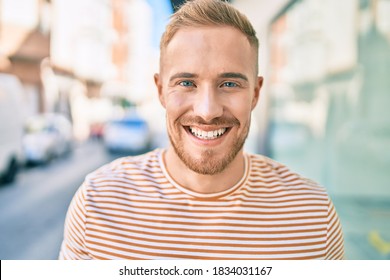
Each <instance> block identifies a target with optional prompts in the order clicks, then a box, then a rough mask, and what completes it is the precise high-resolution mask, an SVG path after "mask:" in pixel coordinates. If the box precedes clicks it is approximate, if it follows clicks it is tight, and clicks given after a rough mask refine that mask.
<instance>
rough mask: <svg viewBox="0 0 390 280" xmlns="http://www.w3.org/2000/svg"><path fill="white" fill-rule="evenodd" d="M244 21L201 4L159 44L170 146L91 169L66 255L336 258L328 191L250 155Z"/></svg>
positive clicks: (251, 50)
mask: <svg viewBox="0 0 390 280" xmlns="http://www.w3.org/2000/svg"><path fill="white" fill-rule="evenodd" d="M257 60H258V40H257V38H256V35H255V31H254V29H253V27H252V26H251V24H250V23H249V21H248V20H247V18H246V17H245V16H244V15H242V14H241V13H240V12H238V11H237V10H236V9H234V8H233V7H231V6H230V5H229V4H227V3H224V2H222V1H218V0H194V1H189V2H187V3H186V4H184V5H183V6H182V7H181V8H180V9H179V11H178V12H176V14H174V15H173V17H172V19H171V21H170V23H169V24H168V26H167V29H166V32H165V33H164V35H163V37H162V40H161V59H160V73H159V74H156V75H155V83H156V85H157V89H158V95H159V99H160V101H161V104H162V106H163V107H164V108H165V109H166V122H167V130H168V135H169V138H170V146H169V147H168V148H167V149H166V150H165V149H158V150H155V151H152V152H150V153H148V154H145V155H140V156H136V157H125V158H121V159H118V160H116V161H114V162H112V163H111V164H108V165H106V166H104V167H102V168H100V169H99V170H97V171H95V172H93V173H92V174H90V175H89V176H87V178H86V180H85V182H84V183H83V185H82V186H81V188H80V189H79V191H78V192H77V194H76V195H75V197H74V199H73V201H72V203H71V206H70V208H69V211H68V215H67V220H66V224H65V237H64V241H63V245H62V249H61V253H60V258H61V259H182V258H189V259H341V258H343V251H344V249H343V237H342V232H341V227H340V223H339V220H338V217H337V214H336V212H335V210H334V207H333V204H332V202H331V201H330V199H329V197H328V196H327V194H326V192H325V190H324V189H323V188H321V187H319V186H318V185H317V184H315V183H314V182H311V181H309V180H307V179H304V178H301V177H300V176H299V175H297V174H294V173H292V172H291V171H289V169H287V168H286V167H285V166H283V165H281V164H279V163H277V162H274V161H272V160H271V159H269V158H266V157H264V156H260V155H252V154H246V153H244V152H243V145H244V142H245V139H246V137H247V135H248V131H249V126H250V120H251V111H252V110H253V108H254V107H255V106H256V104H257V102H258V99H259V92H260V88H261V85H262V78H261V77H258V74H257V73H258V69H257V68H258V66H257Z"/></svg>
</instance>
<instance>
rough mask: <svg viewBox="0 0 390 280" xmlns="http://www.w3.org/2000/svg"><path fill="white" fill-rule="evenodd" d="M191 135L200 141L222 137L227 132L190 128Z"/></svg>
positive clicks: (224, 130) (222, 129) (224, 129)
mask: <svg viewBox="0 0 390 280" xmlns="http://www.w3.org/2000/svg"><path fill="white" fill-rule="evenodd" d="M190 131H191V133H192V134H193V135H194V136H196V137H198V138H200V139H208V140H209V139H215V138H218V137H220V136H222V135H223V134H224V133H225V132H226V128H220V129H218V130H213V131H203V130H200V129H198V128H195V127H190Z"/></svg>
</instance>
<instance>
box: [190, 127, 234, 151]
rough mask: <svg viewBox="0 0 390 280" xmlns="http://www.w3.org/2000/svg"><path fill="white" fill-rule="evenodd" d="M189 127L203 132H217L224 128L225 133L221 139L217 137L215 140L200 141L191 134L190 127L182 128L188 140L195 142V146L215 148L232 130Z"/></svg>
mask: <svg viewBox="0 0 390 280" xmlns="http://www.w3.org/2000/svg"><path fill="white" fill-rule="evenodd" d="M191 127H196V128H198V129H201V130H203V131H213V130H218V129H220V128H226V131H225V133H224V134H223V135H222V136H221V137H218V138H215V139H200V138H198V137H196V136H194V135H193V134H192V133H191V131H190V126H183V129H184V131H185V132H186V133H187V135H188V136H189V137H190V139H191V140H192V141H193V142H195V144H198V145H202V146H216V145H219V144H221V143H222V142H223V141H224V139H225V138H226V136H227V135H228V134H229V133H230V131H231V129H232V127H212V126H207V127H205V126H199V125H195V126H191Z"/></svg>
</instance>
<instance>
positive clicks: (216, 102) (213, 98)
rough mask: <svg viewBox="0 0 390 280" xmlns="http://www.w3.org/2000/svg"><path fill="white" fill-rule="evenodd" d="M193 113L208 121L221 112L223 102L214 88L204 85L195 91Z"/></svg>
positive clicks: (218, 115) (220, 114)
mask: <svg viewBox="0 0 390 280" xmlns="http://www.w3.org/2000/svg"><path fill="white" fill-rule="evenodd" d="M193 110H194V114H195V115H196V116H199V117H201V118H202V119H203V120H205V121H206V122H209V121H211V120H213V119H215V118H217V117H220V116H222V114H223V104H222V103H221V100H220V97H219V96H218V92H217V90H216V89H213V88H212V87H211V86H210V87H205V88H204V89H202V90H201V91H199V92H198V93H197V96H196V100H195V104H194V106H193Z"/></svg>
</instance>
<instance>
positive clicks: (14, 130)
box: [0, 73, 25, 183]
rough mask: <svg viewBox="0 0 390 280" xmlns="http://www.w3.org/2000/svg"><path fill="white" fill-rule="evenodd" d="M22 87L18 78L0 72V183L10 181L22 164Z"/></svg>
mask: <svg viewBox="0 0 390 280" xmlns="http://www.w3.org/2000/svg"><path fill="white" fill-rule="evenodd" d="M24 95H25V92H24V88H23V86H22V83H21V82H20V80H19V79H18V78H17V77H16V76H14V75H10V74H4V73H0V183H11V182H12V181H14V179H15V176H16V175H17V172H18V167H19V166H20V165H22V164H23V162H24V159H23V150H22V137H23V122H24V115H23V114H24V112H25V107H24V105H25V104H24V100H23V97H24Z"/></svg>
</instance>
